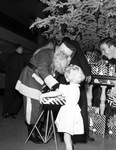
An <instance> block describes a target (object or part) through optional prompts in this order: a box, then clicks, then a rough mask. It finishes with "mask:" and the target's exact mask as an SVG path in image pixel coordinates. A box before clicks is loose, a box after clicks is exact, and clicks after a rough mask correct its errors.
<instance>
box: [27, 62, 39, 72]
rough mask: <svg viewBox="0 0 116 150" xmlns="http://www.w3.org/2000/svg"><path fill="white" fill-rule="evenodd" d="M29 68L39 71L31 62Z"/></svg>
mask: <svg viewBox="0 0 116 150" xmlns="http://www.w3.org/2000/svg"><path fill="white" fill-rule="evenodd" d="M27 66H28V67H29V68H31V69H32V70H34V71H35V70H36V69H37V67H36V66H35V65H33V64H31V63H30V62H29V63H28V64H27Z"/></svg>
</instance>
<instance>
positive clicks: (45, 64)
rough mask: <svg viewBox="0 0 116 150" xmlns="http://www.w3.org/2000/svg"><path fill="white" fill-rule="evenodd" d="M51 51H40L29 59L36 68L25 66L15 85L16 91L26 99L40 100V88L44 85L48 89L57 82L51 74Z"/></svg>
mask: <svg viewBox="0 0 116 150" xmlns="http://www.w3.org/2000/svg"><path fill="white" fill-rule="evenodd" d="M52 60H53V51H52V50H51V49H42V50H41V51H39V52H38V53H37V54H36V55H33V57H32V58H31V59H30V63H31V64H33V66H35V67H37V68H36V69H33V68H32V67H30V66H29V65H27V66H26V67H25V68H24V69H23V71H22V73H21V75H20V77H19V80H18V81H17V84H16V87H15V88H16V90H18V91H19V92H20V93H21V94H23V95H24V96H26V97H30V98H33V99H36V100H39V99H40V95H41V91H42V86H43V84H44V83H45V84H46V85H47V86H48V87H49V88H50V89H51V88H52V86H53V85H55V84H56V83H58V81H57V80H56V79H55V78H53V76H52V74H51V72H52Z"/></svg>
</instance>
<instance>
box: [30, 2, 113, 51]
mask: <svg viewBox="0 0 116 150" xmlns="http://www.w3.org/2000/svg"><path fill="white" fill-rule="evenodd" d="M40 1H41V2H43V3H44V4H46V8H45V9H44V10H43V12H45V13H47V14H48V15H47V17H45V18H43V19H41V18H36V19H35V21H34V22H33V23H32V25H31V27H30V28H31V29H32V28H34V29H40V28H44V29H45V30H44V32H43V35H44V36H45V37H46V38H47V39H51V38H54V39H55V40H56V41H57V42H58V43H59V42H60V41H61V40H62V38H63V37H65V36H67V37H70V38H71V39H73V40H77V41H78V42H79V43H80V45H81V47H82V49H83V50H85V49H88V50H90V49H91V48H93V47H94V48H95V49H96V48H98V42H99V40H100V39H101V38H104V37H106V36H110V37H114V38H115V37H116V0H40Z"/></svg>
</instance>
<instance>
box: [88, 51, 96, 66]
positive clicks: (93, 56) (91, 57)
mask: <svg viewBox="0 0 116 150" xmlns="http://www.w3.org/2000/svg"><path fill="white" fill-rule="evenodd" d="M85 56H86V58H87V61H88V64H95V63H96V62H97V54H96V53H95V52H91V51H88V52H87V54H86V55H85Z"/></svg>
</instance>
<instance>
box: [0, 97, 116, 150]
mask: <svg viewBox="0 0 116 150" xmlns="http://www.w3.org/2000/svg"><path fill="white" fill-rule="evenodd" d="M2 100H3V95H0V114H1V106H2ZM23 119H24V118H23V108H22V109H21V110H20V112H19V114H18V116H17V118H16V119H13V118H7V119H4V118H2V117H1V115H0V150H55V142H54V140H53V139H52V140H50V141H49V142H48V143H47V144H34V143H32V142H30V141H28V142H27V143H26V144H25V140H26V136H27V130H26V126H25V124H24V120H23ZM93 136H94V138H95V141H94V142H87V143H83V144H82V143H77V144H75V145H74V148H75V150H115V149H116V138H113V139H108V138H103V137H102V136H100V135H99V136H98V135H93ZM58 150H65V145H64V143H63V142H60V140H58Z"/></svg>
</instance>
